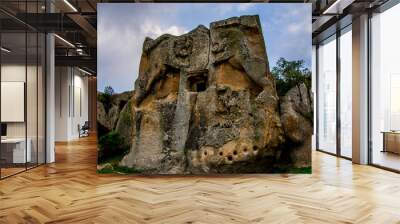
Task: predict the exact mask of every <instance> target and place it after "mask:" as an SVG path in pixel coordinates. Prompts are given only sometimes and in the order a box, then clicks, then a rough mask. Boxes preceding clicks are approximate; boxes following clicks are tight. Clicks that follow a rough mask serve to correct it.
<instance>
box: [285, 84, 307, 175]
mask: <svg viewBox="0 0 400 224" xmlns="http://www.w3.org/2000/svg"><path fill="white" fill-rule="evenodd" d="M312 105H313V102H312V98H311V93H310V90H309V89H308V88H307V87H306V85H305V84H304V83H301V84H299V85H297V86H295V87H293V88H292V89H290V90H289V91H288V92H287V93H286V95H285V96H284V97H283V98H282V99H281V106H280V108H281V122H282V126H283V129H284V131H285V135H286V139H287V141H288V144H289V145H293V147H292V148H291V149H290V157H291V160H292V161H293V162H294V166H295V167H309V166H311V135H312V133H313V126H312V125H313V122H312V119H313V107H312Z"/></svg>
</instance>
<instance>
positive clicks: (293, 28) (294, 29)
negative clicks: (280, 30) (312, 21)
mask: <svg viewBox="0 0 400 224" xmlns="http://www.w3.org/2000/svg"><path fill="white" fill-rule="evenodd" d="M304 28H305V27H303V24H302V23H291V24H289V25H288V27H287V31H288V32H289V33H292V34H293V33H298V32H300V31H301V30H302V29H304Z"/></svg>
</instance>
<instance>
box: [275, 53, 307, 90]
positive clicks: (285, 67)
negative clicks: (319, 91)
mask: <svg viewBox="0 0 400 224" xmlns="http://www.w3.org/2000/svg"><path fill="white" fill-rule="evenodd" d="M271 74H272V76H273V77H274V78H275V81H276V90H277V92H278V95H279V96H283V95H285V94H286V93H287V92H288V91H289V90H290V89H291V88H293V87H294V86H296V85H299V84H301V83H304V84H305V85H306V86H307V88H309V89H310V88H311V72H310V70H308V69H307V68H305V66H304V61H303V60H297V61H287V60H286V59H284V58H279V60H278V61H277V63H276V66H275V67H274V68H273V69H272V71H271Z"/></svg>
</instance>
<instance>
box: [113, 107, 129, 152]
mask: <svg viewBox="0 0 400 224" xmlns="http://www.w3.org/2000/svg"><path fill="white" fill-rule="evenodd" d="M132 117H133V116H132V103H131V100H129V101H128V102H127V103H126V104H125V106H124V107H123V108H122V110H121V112H120V113H119V116H118V121H117V124H116V126H115V131H116V132H117V133H118V134H119V135H120V136H121V137H122V138H123V139H124V142H125V146H127V147H130V146H131V145H132V124H133V122H132Z"/></svg>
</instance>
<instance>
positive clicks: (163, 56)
mask: <svg viewBox="0 0 400 224" xmlns="http://www.w3.org/2000/svg"><path fill="white" fill-rule="evenodd" d="M278 104H279V103H278V97H277V93H276V89H275V84H274V80H273V79H272V77H271V76H270V74H269V67H268V60H267V55H266V50H265V45H264V40H263V36H262V31H261V26H260V22H259V18H258V16H242V17H234V18H230V19H227V20H223V21H218V22H214V23H211V25H210V30H208V29H207V28H206V27H204V26H199V27H197V28H196V29H194V30H193V31H191V32H189V33H187V34H184V35H182V36H179V37H176V36H172V35H163V36H161V37H159V38H157V39H156V40H151V39H149V38H147V39H146V41H145V43H144V45H143V54H142V58H141V61H140V69H139V77H138V79H137V80H136V83H135V91H134V96H133V98H132V113H131V114H132V119H131V120H132V123H133V124H132V126H133V128H132V146H131V151H130V152H129V153H128V154H127V155H126V156H125V157H124V158H123V160H122V161H121V163H120V165H124V166H129V167H136V168H139V169H142V170H145V172H147V173H172V174H184V173H255V172H268V171H269V170H270V169H271V168H272V167H273V166H274V161H275V158H276V157H277V154H278V151H279V150H278V149H279V146H280V145H281V144H282V143H283V142H284V133H283V129H282V127H281V120H280V114H279V111H278Z"/></svg>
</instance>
